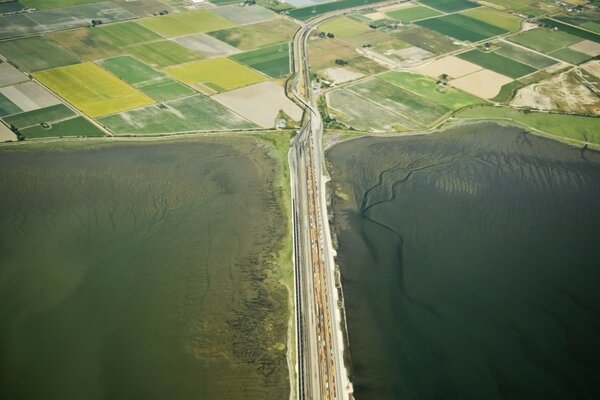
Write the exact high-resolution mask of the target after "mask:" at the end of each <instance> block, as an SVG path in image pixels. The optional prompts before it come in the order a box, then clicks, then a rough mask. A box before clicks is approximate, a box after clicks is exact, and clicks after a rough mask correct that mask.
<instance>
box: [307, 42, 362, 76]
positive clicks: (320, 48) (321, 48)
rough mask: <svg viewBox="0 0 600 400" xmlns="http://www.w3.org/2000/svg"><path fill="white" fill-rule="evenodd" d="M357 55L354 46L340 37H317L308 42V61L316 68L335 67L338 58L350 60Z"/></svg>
mask: <svg viewBox="0 0 600 400" xmlns="http://www.w3.org/2000/svg"><path fill="white" fill-rule="evenodd" d="M357 55H358V54H357V53H356V50H355V47H354V46H352V45H350V44H348V43H346V42H343V41H341V40H339V39H315V40H310V41H309V42H308V61H309V63H310V66H311V68H313V69H315V70H321V69H325V68H329V67H334V66H335V65H336V64H335V60H336V59H343V60H348V59H350V58H352V57H356V56H357Z"/></svg>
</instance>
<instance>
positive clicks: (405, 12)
mask: <svg viewBox="0 0 600 400" xmlns="http://www.w3.org/2000/svg"><path fill="white" fill-rule="evenodd" d="M386 14H387V16H388V17H390V18H393V19H395V20H397V21H401V22H404V23H406V22H413V21H418V20H420V19H425V18H431V17H437V16H440V15H442V13H441V12H439V11H435V10H434V9H431V8H429V7H423V6H415V7H406V8H401V9H398V10H393V11H388V12H386Z"/></svg>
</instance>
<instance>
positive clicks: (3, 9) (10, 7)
mask: <svg viewBox="0 0 600 400" xmlns="http://www.w3.org/2000/svg"><path fill="white" fill-rule="evenodd" d="M23 7H24V6H23V4H21V3H19V2H18V1H11V2H10V3H0V14H4V13H10V12H15V11H21V10H22V9H23Z"/></svg>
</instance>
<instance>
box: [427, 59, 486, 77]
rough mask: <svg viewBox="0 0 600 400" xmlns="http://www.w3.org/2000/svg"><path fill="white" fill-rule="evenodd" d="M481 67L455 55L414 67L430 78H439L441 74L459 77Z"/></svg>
mask: <svg viewBox="0 0 600 400" xmlns="http://www.w3.org/2000/svg"><path fill="white" fill-rule="evenodd" d="M481 69H483V68H482V67H481V66H480V65H477V64H473V63H471V62H468V61H465V60H462V59H460V58H458V57H455V56H446V57H443V58H440V59H438V60H435V61H433V62H431V63H428V64H424V65H421V66H419V67H417V68H416V70H417V71H419V72H420V73H422V74H424V75H427V76H430V77H432V78H439V77H440V76H442V75H447V76H448V77H450V78H460V77H461V76H465V75H469V74H472V73H473V72H477V71H480V70H481Z"/></svg>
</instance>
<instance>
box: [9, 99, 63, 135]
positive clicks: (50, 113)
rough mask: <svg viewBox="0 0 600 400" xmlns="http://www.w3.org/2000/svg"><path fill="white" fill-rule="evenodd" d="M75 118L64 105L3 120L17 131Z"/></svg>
mask: <svg viewBox="0 0 600 400" xmlns="http://www.w3.org/2000/svg"><path fill="white" fill-rule="evenodd" d="M74 116H75V113H74V112H73V110H71V109H70V108H69V107H67V106H65V105H64V104H62V103H61V104H56V105H54V106H50V107H45V108H40V109H37V110H33V111H28V112H23V113H20V114H15V115H11V116H10V117H6V118H4V121H5V122H6V123H7V124H8V125H14V126H15V127H16V128H17V129H23V128H29V127H31V126H35V125H39V124H41V123H42V122H47V123H48V122H49V123H52V122H56V121H61V120H64V119H68V118H72V117H74Z"/></svg>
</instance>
